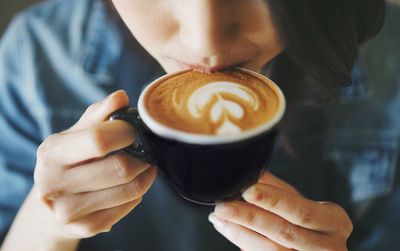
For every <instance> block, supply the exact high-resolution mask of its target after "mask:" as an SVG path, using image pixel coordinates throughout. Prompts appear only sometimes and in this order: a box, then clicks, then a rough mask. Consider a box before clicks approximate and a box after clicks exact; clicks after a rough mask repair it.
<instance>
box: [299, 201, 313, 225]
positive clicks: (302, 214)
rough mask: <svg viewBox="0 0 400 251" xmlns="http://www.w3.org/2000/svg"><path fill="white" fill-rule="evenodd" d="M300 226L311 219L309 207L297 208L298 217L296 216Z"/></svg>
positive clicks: (311, 214)
mask: <svg viewBox="0 0 400 251" xmlns="http://www.w3.org/2000/svg"><path fill="white" fill-rule="evenodd" d="M297 218H298V220H299V222H300V224H304V225H307V224H309V223H310V222H311V220H312V219H313V213H312V210H311V208H310V207H309V206H304V207H301V208H299V211H298V216H297Z"/></svg>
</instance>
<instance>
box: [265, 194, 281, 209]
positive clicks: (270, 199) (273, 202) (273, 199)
mask: <svg viewBox="0 0 400 251" xmlns="http://www.w3.org/2000/svg"><path fill="white" fill-rule="evenodd" d="M264 200H265V202H266V203H267V205H268V207H269V208H276V207H277V205H278V204H279V202H280V200H281V198H279V196H267V197H266V198H265V199H264Z"/></svg>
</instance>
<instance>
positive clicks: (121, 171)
mask: <svg viewBox="0 0 400 251" xmlns="http://www.w3.org/2000/svg"><path fill="white" fill-rule="evenodd" d="M129 158H130V157H129V156H128V155H126V154H118V155H117V156H116V158H115V161H114V162H113V173H114V176H115V177H117V178H119V179H122V180H123V181H130V180H132V178H133V175H134V172H133V168H131V166H130V160H129Z"/></svg>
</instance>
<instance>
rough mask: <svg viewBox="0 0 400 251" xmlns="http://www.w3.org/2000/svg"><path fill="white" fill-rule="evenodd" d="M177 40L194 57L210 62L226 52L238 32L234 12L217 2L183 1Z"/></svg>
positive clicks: (207, 0)
mask: <svg viewBox="0 0 400 251" xmlns="http://www.w3.org/2000/svg"><path fill="white" fill-rule="evenodd" d="M185 2H186V3H185V4H184V5H185V7H186V8H184V9H183V10H182V11H183V12H184V13H183V15H181V18H180V20H179V22H180V31H179V32H180V33H179V34H180V39H181V40H182V42H183V43H184V45H185V46H187V47H188V48H189V49H190V50H191V51H192V52H193V53H194V54H196V56H197V57H200V58H203V59H209V58H211V57H213V56H221V55H222V54H224V53H225V51H227V50H229V49H230V47H231V46H232V44H233V43H234V41H235V39H236V38H237V36H238V34H239V30H240V23H239V20H236V17H235V16H236V15H235V13H232V10H233V8H229V4H222V3H221V1H217V0H185ZM227 6H228V7H227Z"/></svg>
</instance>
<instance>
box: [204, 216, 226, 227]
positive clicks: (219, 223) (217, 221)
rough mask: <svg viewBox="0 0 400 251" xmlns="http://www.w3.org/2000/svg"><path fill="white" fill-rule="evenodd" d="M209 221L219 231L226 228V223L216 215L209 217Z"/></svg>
mask: <svg viewBox="0 0 400 251" xmlns="http://www.w3.org/2000/svg"><path fill="white" fill-rule="evenodd" d="M208 220H209V221H210V222H211V223H212V224H213V225H214V227H215V228H217V229H222V228H223V227H224V224H225V223H224V221H223V220H222V219H220V218H218V217H217V216H216V215H215V214H214V213H211V214H210V215H209V216H208Z"/></svg>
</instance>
